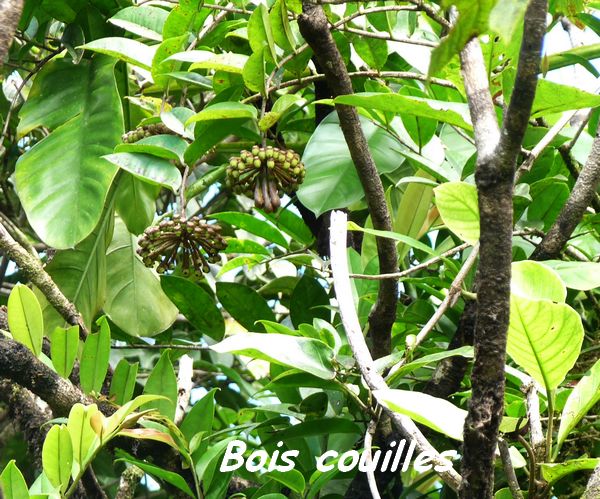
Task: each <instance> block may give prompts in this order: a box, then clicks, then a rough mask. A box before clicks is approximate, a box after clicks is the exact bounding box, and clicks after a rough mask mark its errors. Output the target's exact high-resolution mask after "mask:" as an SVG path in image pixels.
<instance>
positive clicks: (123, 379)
mask: <svg viewBox="0 0 600 499" xmlns="http://www.w3.org/2000/svg"><path fill="white" fill-rule="evenodd" d="M138 366H139V363H138V362H136V363H135V364H130V363H129V362H127V360H126V359H121V360H120V361H119V363H118V364H117V367H116V368H115V371H114V373H113V377H112V380H111V383H110V391H109V395H110V396H111V397H114V403H115V404H117V405H123V404H125V403H126V402H129V401H130V400H131V397H133V390H134V389H135V380H136V376H137V371H138Z"/></svg>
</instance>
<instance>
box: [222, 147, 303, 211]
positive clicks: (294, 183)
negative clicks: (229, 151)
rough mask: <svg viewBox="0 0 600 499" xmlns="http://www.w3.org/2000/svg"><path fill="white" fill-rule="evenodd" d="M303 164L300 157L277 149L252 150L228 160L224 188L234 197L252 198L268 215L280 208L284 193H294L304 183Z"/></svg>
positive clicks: (253, 148) (289, 151)
mask: <svg viewBox="0 0 600 499" xmlns="http://www.w3.org/2000/svg"><path fill="white" fill-rule="evenodd" d="M304 175H305V170H304V165H303V164H302V162H301V161H300V155H299V154H298V153H296V152H294V151H291V150H281V149H278V148H277V147H271V146H268V147H259V146H254V147H252V150H251V151H242V152H241V153H240V155H239V156H238V157H234V158H231V160H230V161H229V166H228V167H227V185H228V186H229V187H231V188H232V189H233V191H234V192H235V193H236V194H244V195H246V196H248V197H253V198H254V204H255V206H256V207H257V208H264V210H265V211H266V212H267V213H271V212H273V211H275V210H277V208H279V206H280V205H281V196H282V195H283V193H286V194H291V193H293V192H295V191H296V190H297V189H298V187H299V185H300V184H301V183H302V182H303V180H304Z"/></svg>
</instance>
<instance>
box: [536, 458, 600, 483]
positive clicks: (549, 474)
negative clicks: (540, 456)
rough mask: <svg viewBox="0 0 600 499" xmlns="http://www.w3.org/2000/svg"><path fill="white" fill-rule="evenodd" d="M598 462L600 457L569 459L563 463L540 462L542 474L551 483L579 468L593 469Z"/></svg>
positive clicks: (579, 469) (599, 462)
mask: <svg viewBox="0 0 600 499" xmlns="http://www.w3.org/2000/svg"><path fill="white" fill-rule="evenodd" d="M599 464H600V457H598V458H595V459H592V458H583V459H571V460H569V461H565V462H563V463H541V468H542V476H543V477H544V480H546V481H547V482H548V483H550V484H553V483H554V482H556V481H558V480H560V479H561V478H562V477H564V476H566V475H569V474H571V473H575V472H576V471H581V470H593V469H594V468H596V466H598V465H599Z"/></svg>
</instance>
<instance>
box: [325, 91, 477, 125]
mask: <svg viewBox="0 0 600 499" xmlns="http://www.w3.org/2000/svg"><path fill="white" fill-rule="evenodd" d="M334 102H335V103H337V104H347V105H349V106H358V107H364V108H365V109H369V110H371V109H377V110H379V111H386V112H389V113H395V114H397V115H400V116H403V115H405V114H407V115H411V116H418V117H421V118H431V119H434V120H438V121H442V122H444V123H449V124H450V125H454V126H458V127H460V128H464V129H466V130H472V129H473V125H471V119H470V117H469V108H468V106H467V105H466V104H461V103H458V102H444V101H439V100H433V99H423V98H421V97H411V96H407V95H400V94H392V93H387V92H382V93H376V92H364V93H358V94H353V95H342V96H340V97H336V99H335V101H334Z"/></svg>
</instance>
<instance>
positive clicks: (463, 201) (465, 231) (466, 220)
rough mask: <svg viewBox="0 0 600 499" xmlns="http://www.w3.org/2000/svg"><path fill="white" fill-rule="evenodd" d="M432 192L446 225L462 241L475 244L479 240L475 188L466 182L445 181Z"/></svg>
mask: <svg viewBox="0 0 600 499" xmlns="http://www.w3.org/2000/svg"><path fill="white" fill-rule="evenodd" d="M433 192H434V193H435V204H436V205H437V207H438V210H439V212H440V216H441V217H442V220H443V221H444V223H445V224H446V227H448V228H449V229H450V230H451V231H452V232H454V233H455V234H456V235H457V236H458V237H460V238H461V239H462V240H463V241H466V242H468V243H471V244H475V243H476V242H477V241H478V240H479V206H478V205H477V188H476V187H475V186H474V185H471V184H467V183H466V182H447V183H445V184H442V185H439V186H437V187H436V188H435V189H434V190H433Z"/></svg>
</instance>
